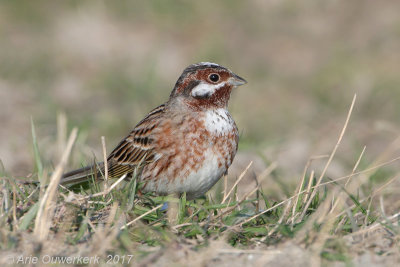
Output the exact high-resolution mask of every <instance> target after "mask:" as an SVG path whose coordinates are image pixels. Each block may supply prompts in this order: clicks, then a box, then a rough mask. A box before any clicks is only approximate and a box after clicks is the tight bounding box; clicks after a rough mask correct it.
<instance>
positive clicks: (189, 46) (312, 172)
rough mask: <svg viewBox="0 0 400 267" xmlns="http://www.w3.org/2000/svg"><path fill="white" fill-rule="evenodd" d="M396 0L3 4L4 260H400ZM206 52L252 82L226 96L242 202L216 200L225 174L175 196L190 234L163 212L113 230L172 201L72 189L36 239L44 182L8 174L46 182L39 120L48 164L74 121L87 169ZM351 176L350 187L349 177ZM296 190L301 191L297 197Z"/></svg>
mask: <svg viewBox="0 0 400 267" xmlns="http://www.w3.org/2000/svg"><path fill="white" fill-rule="evenodd" d="M135 2H137V3H135ZM399 7H400V4H399V3H398V1H395V0H390V1H384V2H382V1H372V0H368V1H351V2H349V1H344V0H340V1H324V2H321V3H319V2H318V3H317V2H315V1H308V0H306V1H295V2H294V1H256V0H254V1H219V2H218V3H215V1H214V2H213V1H193V2H192V3H189V2H185V1H177V2H176V1H152V2H151V3H147V2H143V3H142V2H138V1H134V2H126V3H118V4H115V3H111V2H109V1H104V2H97V3H89V2H88V3H78V2H69V3H63V4H60V3H53V2H51V3H50V2H48V1H39V2H35V3H31V2H29V1H26V2H20V1H18V2H15V1H8V2H3V3H1V5H0V46H1V49H0V62H1V64H0V124H1V127H0V160H1V162H2V165H3V166H4V170H2V174H1V179H2V181H0V184H1V193H0V196H1V203H2V204H1V231H0V232H1V233H0V236H1V246H0V247H1V252H0V261H1V263H3V262H9V261H8V260H9V256H10V255H11V256H13V258H14V259H15V257H18V256H19V255H22V254H23V255H27V256H29V255H38V256H40V255H42V256H43V255H46V254H48V255H62V256H68V255H84V256H92V255H95V254H96V253H99V255H100V254H101V253H102V254H101V255H102V256H103V257H104V255H107V253H111V252H113V253H117V254H118V253H132V254H134V255H135V261H134V264H142V265H146V264H157V265H162V264H164V265H169V264H176V265H187V264H188V263H191V264H193V265H221V266H225V265H229V266H236V265H238V266H241V265H243V264H269V265H270V266H288V265H293V262H295V263H297V264H298V265H303V266H307V265H311V264H315V265H319V264H323V265H333V266H336V265H339V266H342V265H348V264H354V265H355V266H366V265H370V266H394V265H395V264H397V263H399V262H400V249H399V238H400V235H399V231H400V229H399V215H398V214H399V210H400V197H399V194H398V192H400V191H399V190H400V180H399V178H398V174H399V162H398V159H397V157H399V155H400V151H399V145H400V142H399V139H398V137H399V132H400V131H399V128H400V117H399V114H400V104H399V103H400V76H399V69H400V53H399V51H398V49H399V47H400V17H399V16H398V8H399ZM198 61H213V62H217V63H219V64H222V65H225V66H227V67H229V68H230V69H232V70H233V71H234V72H235V73H237V74H239V75H240V76H243V77H244V78H246V79H247V80H248V81H249V83H248V84H247V85H246V86H245V87H241V88H240V89H239V90H237V91H236V92H234V94H233V96H232V99H231V102H230V111H231V113H232V115H233V117H234V118H235V120H236V122H237V124H238V126H239V129H240V132H241V139H240V146H239V153H238V155H237V157H236V159H235V163H234V165H233V166H232V167H231V169H230V172H229V175H228V180H227V188H228V189H230V188H231V187H232V186H233V185H234V183H235V181H236V179H237V178H238V177H239V176H240V174H241V173H242V172H243V171H244V170H245V169H246V167H247V166H248V164H249V163H250V162H253V163H252V166H251V167H250V168H249V170H248V171H246V172H245V175H244V177H243V178H242V180H241V182H240V183H239V184H238V187H237V190H234V191H235V192H233V193H232V195H231V196H232V198H230V199H231V200H229V201H230V203H233V204H238V205H237V206H238V207H235V209H233V210H229V207H228V206H226V205H227V202H229V201H226V203H223V201H222V200H221V193H220V192H221V191H224V188H225V187H224V183H223V181H221V183H220V184H218V185H217V186H215V187H214V188H213V190H212V192H211V193H210V196H211V197H209V198H208V199H207V200H199V201H197V202H189V203H186V204H185V203H182V200H174V201H175V202H174V201H172V202H171V203H176V202H179V203H180V205H181V207H184V208H183V209H179V208H178V210H179V212H178V214H179V216H180V219H179V220H178V221H180V222H181V223H189V224H190V226H182V228H176V229H175V228H174V226H173V224H171V220H170V218H169V219H168V216H171V215H168V214H166V213H167V212H165V211H163V212H161V211H160V212H157V213H155V212H154V214H153V213H151V214H153V215H151V216H150V217H145V219H143V220H139V221H138V222H136V223H135V225H134V226H132V228H129V229H128V230H126V231H125V232H124V231H122V232H118V231H116V230H115V229H118V227H116V225H117V226H120V225H123V224H124V223H127V222H128V221H131V220H134V218H136V217H137V216H139V215H141V214H143V213H145V212H146V211H149V210H150V209H152V208H153V207H155V206H156V205H157V204H159V203H162V202H163V201H164V200H160V199H156V200H154V201H153V200H152V201H153V202H151V201H150V202H149V201H148V200H147V199H145V200H143V199H138V198H135V200H134V201H133V200H132V202H130V201H131V200H127V199H126V195H125V198H124V196H121V195H120V194H118V193H116V192H115V193H114V192H111V193H110V194H108V195H107V196H104V197H102V198H101V199H99V198H94V199H91V198H87V199H85V201H84V202H79V201H78V200H79V199H80V198H81V197H82V196H83V195H84V194H83V193H82V192H78V193H76V195H75V196H73V195H68V194H69V192H67V191H63V190H61V189H60V190H61V191H57V194H56V198H55V199H56V200H57V202H56V203H57V205H56V206H55V207H56V209H55V216H53V217H52V218H51V220H50V221H52V227H51V228H50V233H49V235H48V237H47V239H46V241H45V242H42V243H40V242H39V243H38V241H37V237H38V234H37V231H38V230H36V233H35V227H36V228H37V225H38V224H39V222H35V219H34V216H33V217H32V218H31V219H30V220H28V219H24V218H29V216H27V213H28V212H29V211H30V210H34V209H33V208H32V207H33V205H34V203H39V202H40V200H41V199H43V194H44V191H43V192H42V193H41V194H39V191H40V190H38V189H35V188H32V187H29V188H25V187H19V186H18V185H13V182H12V181H13V180H12V179H11V178H18V179H19V178H23V179H25V178H26V177H28V178H29V179H37V177H38V165H37V158H38V157H37V155H36V156H35V153H34V149H33V145H32V143H33V141H32V134H31V118H32V119H33V121H34V124H35V129H36V136H37V138H36V141H37V143H38V147H39V151H40V159H41V161H42V163H43V165H44V166H45V169H47V170H49V171H52V170H53V169H54V166H55V165H57V164H58V162H59V160H60V157H61V154H62V152H63V151H65V147H66V140H67V137H68V136H69V134H70V132H71V129H72V128H73V127H75V126H77V127H78V129H79V133H78V137H77V140H76V142H75V146H74V149H73V151H72V154H71V157H70V161H69V163H68V166H67V168H68V169H72V168H76V167H79V166H81V165H82V164H84V162H86V163H87V162H91V161H92V159H93V154H95V155H96V157H97V158H102V150H101V140H100V136H105V137H106V144H107V150H108V151H110V150H111V149H112V148H113V146H114V145H116V144H117V143H118V142H119V141H120V138H121V137H123V136H124V135H125V134H126V133H127V132H128V131H129V130H130V129H131V128H132V127H133V126H134V125H135V123H136V122H138V121H139V120H140V119H141V118H142V117H143V116H144V115H145V114H146V112H148V111H149V110H151V109H152V108H153V107H155V106H157V105H159V104H160V103H162V102H163V101H165V100H166V99H167V98H168V95H169V93H170V90H171V89H172V86H173V85H174V83H175V81H176V79H177V78H178V76H179V75H180V73H181V71H182V70H183V69H184V68H185V67H186V66H187V65H189V64H191V63H194V62H198ZM355 94H357V98H356V101H355V104H354V109H353V110H352V112H351V117H350V121H349V123H348V124H347V127H346V131H345V133H344V136H343V138H342V139H341V140H340V142H339V146H338V149H337V151H336V153H335V155H334V157H333V158H332V161H331V162H329V165H326V164H327V162H328V159H329V155H331V154H332V152H333V151H334V148H335V145H336V144H337V140H338V138H339V136H340V133H341V131H342V129H343V126H344V125H345V120H346V116H347V114H348V112H349V109H350V105H351V103H352V99H353V96H354V95H355ZM57 118H58V119H57ZM364 147H365V151H364V152H363V149H364ZM324 155H325V156H324ZM360 155H361V156H360ZM313 157H316V159H315V160H312V162H311V163H310V164H308V162H309V159H311V158H313ZM381 165H382V166H381ZM325 166H328V168H327V169H326V171H324V167H325ZM377 166H381V167H380V168H378V167H377ZM369 168H373V169H372V170H370V171H365V170H368V169H369ZM305 169H306V171H304V170H305ZM353 169H354V170H353ZM358 172H361V173H358ZM304 173H305V175H304ZM352 173H358V174H357V175H354V176H352V177H351V179H350V180H349V182H348V183H347V178H345V179H339V178H341V177H344V176H346V175H350V174H352ZM321 174H324V175H322V176H321ZM44 176H46V175H44ZM303 177H305V179H304V181H305V182H304V183H302V178H303ZM310 177H311V178H314V181H313V183H314V184H313V185H316V184H317V182H318V179H319V178H320V177H322V180H321V182H322V183H325V182H330V181H332V180H337V183H333V184H330V185H323V186H318V187H317V188H316V189H315V191H312V190H311V191H310V190H308V191H307V186H308V180H309V179H310ZM10 179H11V180H10ZM338 179H339V180H338ZM311 180H312V179H311ZM257 184H260V188H261V189H262V193H263V196H264V198H263V196H262V194H261V191H260V190H258V191H257V192H255V193H253V194H251V195H247V193H249V192H251V191H252V190H253V189H254V188H255V187H256V186H257ZM346 184H347V185H346ZM299 185H302V188H303V189H304V190H306V191H305V192H303V193H302V194H300V198H299V200H298V202H296V199H297V196H296V194H297V192H298V190H297V188H298V186H299ZM310 185H311V184H310ZM17 188H19V189H17ZM43 190H44V189H43ZM102 190H103V188H99V189H97V191H95V192H101V191H102ZM121 190H127V189H126V187H124V188H123V189H121ZM124 192H125V191H124ZM129 192H132V191H129ZM312 192H316V193H315V194H316V195H315V196H313V198H311V199H312V202H310V204H309V205H307V201H308V200H309V199H310V197H311V193H312ZM225 193H226V192H225ZM129 194H131V193H129ZM133 195H134V194H133ZM222 196H223V194H222ZM242 199H243V200H244V199H246V200H244V202H242V203H239V202H240V201H241V200H242ZM338 199H339V200H340V201H338V202H337V203H336V206H335V201H337V200H338ZM14 200H15V201H14ZM290 200H291V201H290ZM13 201H14V202H13ZM77 201H78V202H79V203H78V202H77ZM96 201H100V202H101V203H100V204H99V203H97V202H96ZM246 201H247V202H246ZM125 202H127V203H131V205H132V206H129V205H128V206H127V207H131V210H128V209H126V207H125V206H124V205H125V204H126V203H125ZM281 202H282V205H280V206H276V207H275V206H274V205H276V204H279V203H281ZM295 202H296V203H295ZM65 203H67V204H65ZM68 203H69V204H68ZM113 203H117V204H118V205H116V207H119V208H115V212H116V214H117V216H116V217H115V218H112V219H110V220H109V223H108V224H107V223H106V222H105V221H106V219H102V217H101V216H99V217H96V216H98V213H101V214H103V213H104V214H106V217H107V216H109V212H110V211H109V210H110V209H111V211H112V210H113V208H112V207H114V206H113ZM121 203H125V204H121ZM299 203H301V205H300V204H299ZM222 204H223V205H222ZM295 204H296V205H295ZM196 205H197V206H196ZM215 205H220V206H218V207H217V208H215ZM221 205H222V206H221ZM224 205H225V206H224ZM133 206H134V207H135V208H132V207H133ZM333 207H334V208H333ZM186 208H188V209H187V210H186ZM267 208H271V212H266V213H265V214H263V215H262V216H261V215H260V217H259V218H258V219H255V220H253V221H250V222H248V223H247V224H243V225H240V226H238V224H240V223H241V222H243V220H246V219H248V218H250V217H251V216H253V215H255V214H257V213H258V212H259V211H264V210H265V209H267ZM171 209H173V208H171ZM193 210H194V211H193ZM191 212H195V213H196V212H198V214H197V215H195V216H191V215H190V214H191ZM224 212H226V214H225V215H226V216H221V214H224ZM32 213H33V215H35V213H34V212H33V211H32ZM111 214H112V213H111ZM57 216H58V217H57ZM179 216H178V217H179ZM218 216H221V217H224V219H220V217H218ZM66 218H69V219H70V220H67V219H66ZM44 221H46V220H44ZM175 223H176V222H175ZM21 224H22V225H21ZM103 224H104V225H103ZM196 227H197V228H196ZM45 228H46V227H45ZM145 237H146V238H145ZM99 240H100V241H99Z"/></svg>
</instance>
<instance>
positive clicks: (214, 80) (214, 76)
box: [208, 73, 219, 82]
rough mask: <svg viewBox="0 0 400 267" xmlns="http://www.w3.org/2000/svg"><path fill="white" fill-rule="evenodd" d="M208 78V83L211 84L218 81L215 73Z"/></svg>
mask: <svg viewBox="0 0 400 267" xmlns="http://www.w3.org/2000/svg"><path fill="white" fill-rule="evenodd" d="M208 78H209V79H210V81H212V82H218V81H219V75H218V74H216V73H213V74H210V76H208Z"/></svg>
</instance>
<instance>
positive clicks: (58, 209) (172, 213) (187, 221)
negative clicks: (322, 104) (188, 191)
mask: <svg viewBox="0 0 400 267" xmlns="http://www.w3.org/2000/svg"><path fill="white" fill-rule="evenodd" d="M354 104H355V97H354V99H353V102H352V104H351V107H350V110H349V112H348V116H347V119H346V121H345V124H344V126H343V129H342V132H341V133H340V135H339V138H338V141H337V143H336V145H335V146H334V148H333V150H332V152H331V154H330V155H329V156H317V157H313V158H310V160H309V161H308V163H307V164H306V166H305V168H304V172H303V173H302V174H301V175H299V176H300V177H302V178H301V180H300V182H299V184H298V185H297V188H296V189H295V190H294V192H293V193H292V194H291V195H289V196H288V197H287V198H285V199H280V200H279V201H277V200H273V199H271V198H270V197H269V195H268V194H266V193H265V192H264V188H265V186H264V184H268V182H267V181H266V179H267V178H268V177H269V176H270V175H271V173H272V172H273V170H274V169H275V168H276V165H274V164H272V165H271V166H270V167H269V168H268V169H267V170H265V172H264V173H263V174H262V175H261V176H260V177H258V179H259V186H257V187H255V188H252V189H251V190H249V191H248V192H247V193H245V194H244V195H243V196H241V197H239V196H238V195H237V187H238V184H239V181H240V179H242V177H243V176H244V174H245V173H246V172H247V171H248V168H249V167H250V165H251V163H250V164H249V166H248V167H247V168H246V169H245V170H244V171H243V174H242V175H240V176H239V177H238V180H237V182H236V183H234V184H233V186H232V187H230V188H228V186H227V183H224V186H223V190H222V191H221V192H218V191H217V192H216V194H214V195H213V196H212V195H211V194H208V195H206V196H204V197H203V198H199V199H196V200H190V201H189V200H187V199H186V196H185V195H183V196H181V197H179V198H178V197H174V196H155V195H152V194H151V193H146V194H141V193H140V188H141V183H140V181H139V180H137V179H136V178H134V179H131V180H130V181H125V180H124V177H122V178H120V179H118V180H107V179H106V181H107V182H106V183H102V184H101V183H97V182H96V181H95V180H94V179H93V180H92V181H90V182H89V183H88V184H84V185H80V186H75V187H74V188H65V187H62V186H58V181H59V179H60V177H61V175H62V173H63V170H64V168H65V166H66V162H67V158H68V157H69V155H70V152H71V147H72V145H73V143H74V141H75V140H76V138H77V130H76V129H74V130H73V131H72V132H71V134H70V137H69V139H68V142H61V143H64V144H65V149H64V153H63V156H62V158H61V160H60V163H59V164H58V165H57V166H56V168H55V170H51V169H49V168H47V167H44V166H43V163H42V159H41V156H40V152H39V147H38V141H37V136H36V134H35V127H34V124H33V122H32V138H33V147H34V161H35V165H36V172H35V175H33V178H34V179H36V180H37V181H40V183H33V184H27V183H23V182H21V180H22V179H15V178H13V177H12V176H11V175H8V174H6V173H2V174H1V180H0V225H1V227H0V229H1V230H0V248H1V250H2V252H1V257H0V258H1V259H2V263H10V261H11V262H12V261H14V263H19V264H20V263H22V262H21V260H23V259H21V258H20V257H21V255H24V256H25V257H28V260H32V257H38V259H41V260H42V263H43V260H47V258H46V257H47V256H51V257H59V258H56V259H58V260H62V259H63V260H65V259H66V258H68V257H75V256H77V255H79V256H85V257H96V256H97V257H99V258H100V263H107V261H108V263H110V262H113V263H117V264H120V265H126V264H132V263H143V264H146V263H156V262H157V260H158V259H163V260H165V258H167V260H168V257H169V256H168V255H169V253H170V252H171V251H174V252H176V251H179V250H184V251H186V253H187V254H188V255H192V254H194V255H202V257H201V258H203V259H204V257H205V258H209V257H211V258H212V257H215V255H218V257H220V258H222V259H224V256H223V255H242V254H244V253H248V254H251V255H256V256H257V255H258V256H260V255H264V256H265V255H267V256H268V255H274V254H268V253H272V252H271V248H275V250H277V251H283V252H284V251H285V247H286V246H287V244H291V245H292V246H296V247H297V248H299V249H301V251H302V253H303V256H302V257H303V258H304V257H309V258H307V259H306V260H307V262H308V263H310V264H321V263H324V262H325V263H328V262H332V261H340V262H344V263H346V264H350V262H351V259H352V257H354V254H355V253H357V246H359V247H364V249H365V246H368V244H372V245H371V246H376V245H374V243H373V240H371V237H372V238H373V237H374V236H375V235H376V233H377V232H379V233H380V234H379V235H378V236H380V237H384V238H386V239H389V240H391V242H392V243H391V244H392V245H391V246H386V247H384V248H379V249H375V251H374V253H375V254H376V255H395V256H396V255H397V256H398V255H399V252H400V251H399V246H398V241H399V239H400V214H399V213H398V212H394V213H390V214H388V213H386V212H385V211H384V208H383V207H384V205H383V202H384V201H385V199H389V200H390V199H394V198H393V197H396V193H394V194H392V195H391V194H383V192H385V189H387V188H388V187H389V186H391V185H392V184H393V183H394V182H396V181H398V175H399V174H398V173H395V174H392V173H391V172H385V171H384V170H385V168H386V167H387V166H388V165H390V164H393V163H397V162H398V161H399V160H400V158H399V157H397V158H396V157H392V158H390V159H388V160H386V161H382V159H386V158H388V157H389V156H391V155H389V154H390V153H389V154H388V153H386V154H385V155H384V157H383V156H382V157H380V158H379V159H378V160H377V161H376V162H374V163H372V164H371V165H370V166H368V167H366V168H365V169H362V170H359V164H360V162H361V161H362V158H363V155H364V153H365V148H364V149H363V150H362V152H361V153H360V155H359V157H358V159H357V160H356V161H355V162H356V163H355V164H354V167H353V171H352V172H351V173H350V174H349V175H346V176H344V177H339V178H330V177H327V176H326V170H327V169H328V168H329V165H330V163H331V160H332V159H333V157H334V156H335V153H336V151H337V149H338V148H339V146H340V145H341V142H342V140H343V138H344V136H345V132H346V129H347V127H348V124H349V121H350V116H351V113H352V110H353V107H354ZM60 118H62V117H60ZM62 125H63V123H59V128H58V131H59V133H60V134H62V133H64V132H65V131H66V130H65V127H63V126H62ZM63 136H65V134H63ZM60 138H61V137H60ZM60 138H59V139H60ZM61 139H62V138H61ZM389 151H392V148H389ZM103 152H104V154H106V151H105V142H104V139H103ZM392 152H393V151H392ZM325 159H327V161H326V164H325V167H324V168H323V170H322V172H321V173H320V174H317V173H315V171H314V170H312V169H310V166H311V163H312V161H315V160H325ZM378 174H380V175H381V176H385V175H392V177H379V179H376V178H377V177H376V176H377V175H378ZM106 175H107V174H106ZM48 176H51V178H50V179H48V178H47V177H48ZM371 177H375V178H374V179H373V180H374V181H373V185H371V183H372V182H371ZM46 181H49V182H46ZM363 186H368V187H371V190H370V191H369V194H368V195H365V194H363V190H361V188H362V187H363ZM349 240H350V241H349ZM360 240H362V242H361V241H360ZM267 248H268V249H267ZM355 248H356V249H355ZM353 250H354V251H353ZM291 251H292V249H291ZM209 253H211V254H209ZM187 254H182V255H181V254H178V256H177V257H178V258H177V259H176V258H175V259H173V262H175V263H176V262H178V263H180V264H185V263H187V262H192V261H191V260H190V259H191V258H190V256H187ZM179 255H181V256H179ZM29 257H30V258H29ZM271 257H273V256H271ZM92 259H93V260H95V259H94V258H92ZM183 260H187V261H183ZM58 263H60V262H59V261H58Z"/></svg>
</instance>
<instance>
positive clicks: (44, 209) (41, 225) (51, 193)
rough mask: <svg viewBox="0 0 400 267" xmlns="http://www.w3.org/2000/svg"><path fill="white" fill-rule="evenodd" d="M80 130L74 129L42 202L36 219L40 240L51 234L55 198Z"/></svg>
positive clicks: (36, 231)
mask: <svg viewBox="0 0 400 267" xmlns="http://www.w3.org/2000/svg"><path fill="white" fill-rule="evenodd" d="M77 133H78V129H77V128H74V129H73V130H72V132H71V135H70V136H69V139H68V143H67V147H66V149H65V151H64V153H63V155H62V157H61V160H60V162H59V163H58V165H57V167H56V169H55V171H54V172H53V174H52V176H51V179H50V183H49V186H48V187H47V189H46V192H45V194H44V195H43V197H42V199H41V200H40V205H39V210H38V214H37V216H36V219H35V229H34V234H35V236H36V237H37V238H38V239H39V240H41V241H42V240H45V239H46V238H47V236H48V233H49V228H50V225H51V217H52V215H53V214H52V213H53V211H54V198H55V194H56V192H57V188H58V184H59V182H60V179H61V176H62V174H63V171H64V168H65V166H66V165H67V162H68V157H69V155H70V153H71V150H72V146H73V144H74V143H75V140H76V137H77Z"/></svg>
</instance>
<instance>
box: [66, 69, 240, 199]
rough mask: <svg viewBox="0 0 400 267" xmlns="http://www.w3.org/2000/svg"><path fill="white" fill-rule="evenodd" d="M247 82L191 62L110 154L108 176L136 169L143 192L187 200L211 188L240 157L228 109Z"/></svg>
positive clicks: (73, 179) (84, 174) (74, 176)
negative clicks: (183, 196) (161, 101)
mask: <svg viewBox="0 0 400 267" xmlns="http://www.w3.org/2000/svg"><path fill="white" fill-rule="evenodd" d="M245 83H247V82H246V80H245V79H243V78H241V77H239V76H238V75H236V74H235V73H233V72H232V71H230V70H229V69H227V68H225V67H223V66H220V65H218V64H215V63H210V62H201V63H197V64H192V65H190V66H188V67H187V68H186V69H185V70H184V71H183V73H182V74H181V76H180V77H179V79H178V81H177V82H176V84H175V87H174V89H173V90H172V92H171V94H170V97H169V100H168V101H167V102H165V103H164V104H162V105H160V106H158V107H157V108H155V109H153V110H152V111H150V112H149V114H147V116H146V117H145V118H144V119H143V120H142V121H140V122H139V123H138V124H137V125H136V126H135V128H134V129H133V130H132V131H131V132H130V134H129V135H128V136H127V137H125V138H124V139H123V140H122V141H121V142H120V143H119V144H118V145H117V147H116V148H115V149H114V150H113V151H112V152H111V153H110V155H109V156H108V158H107V165H108V174H109V177H115V178H118V177H121V176H122V175H124V174H126V175H127V177H132V175H133V173H134V171H135V169H137V174H138V178H139V179H140V181H141V182H143V188H142V192H155V193H156V194H159V195H168V194H180V193H184V192H186V196H187V198H188V199H194V198H198V197H199V196H202V195H203V194H204V193H205V192H207V191H208V190H209V189H210V188H211V187H212V186H213V185H214V184H215V183H216V182H217V181H218V180H219V179H220V178H221V177H222V176H223V175H224V174H226V173H227V171H228V168H229V166H230V165H231V164H232V161H233V158H234V157H235V154H236V151H237V148H238V141H239V132H238V129H237V126H236V123H235V121H234V120H233V118H232V117H231V115H230V114H229V112H228V110H227V106H228V102H229V98H230V95H231V92H232V89H233V88H236V87H238V86H241V85H243V84H245ZM104 168H105V167H104V163H99V164H96V166H88V167H84V168H81V169H78V170H75V171H71V172H69V173H66V174H64V175H63V177H62V179H61V184H69V183H79V182H82V181H85V180H88V179H90V177H91V175H97V176H98V177H101V174H103V173H104Z"/></svg>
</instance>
